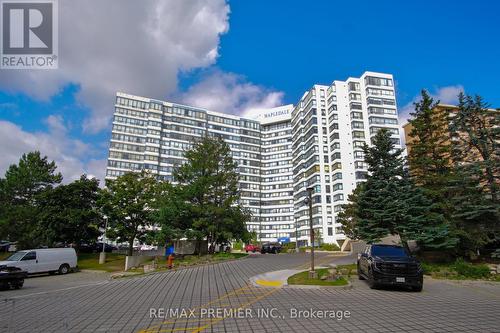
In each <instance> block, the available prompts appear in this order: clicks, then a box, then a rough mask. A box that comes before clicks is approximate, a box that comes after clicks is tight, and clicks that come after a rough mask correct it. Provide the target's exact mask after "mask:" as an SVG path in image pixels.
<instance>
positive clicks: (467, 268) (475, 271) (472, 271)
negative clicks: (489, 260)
mask: <svg viewBox="0 0 500 333" xmlns="http://www.w3.org/2000/svg"><path fill="white" fill-rule="evenodd" d="M453 270H455V272H457V274H458V275H461V276H463V277H467V278H475V279H480V278H485V277H488V276H489V275H490V269H489V267H488V266H486V265H472V264H470V263H467V262H465V261H464V260H463V259H457V260H456V261H455V263H454V264H453Z"/></svg>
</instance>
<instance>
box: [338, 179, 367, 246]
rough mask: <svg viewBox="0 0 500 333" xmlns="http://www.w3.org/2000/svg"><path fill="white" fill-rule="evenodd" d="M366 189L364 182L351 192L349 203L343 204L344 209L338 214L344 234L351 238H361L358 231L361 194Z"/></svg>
mask: <svg viewBox="0 0 500 333" xmlns="http://www.w3.org/2000/svg"><path fill="white" fill-rule="evenodd" d="M363 190H364V183H361V184H359V185H358V186H357V187H356V189H354V191H353V192H352V193H351V194H349V196H348V198H347V201H348V203H347V204H345V205H342V211H340V212H339V213H338V215H337V218H336V220H337V222H338V223H340V224H342V230H343V231H344V234H345V235H346V236H347V237H349V238H350V239H353V240H357V239H359V238H360V236H359V232H358V224H359V216H360V214H359V206H358V201H359V196H360V194H361V193H362V192H363Z"/></svg>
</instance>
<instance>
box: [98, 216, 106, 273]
mask: <svg viewBox="0 0 500 333" xmlns="http://www.w3.org/2000/svg"><path fill="white" fill-rule="evenodd" d="M103 218H104V221H105V224H104V234H103V235H102V252H101V253H99V264H100V265H102V264H104V263H106V230H108V217H107V216H106V215H104V216H103Z"/></svg>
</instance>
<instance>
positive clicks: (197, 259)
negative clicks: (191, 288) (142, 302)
mask: <svg viewBox="0 0 500 333" xmlns="http://www.w3.org/2000/svg"><path fill="white" fill-rule="evenodd" d="M246 256H247V254H246V253H216V254H213V255H204V256H197V255H194V256H184V258H182V259H181V258H180V257H178V258H176V259H175V260H174V267H187V266H194V265H200V264H206V263H214V262H219V261H224V260H230V259H238V258H241V257H246ZM152 262H153V260H151V261H149V262H145V263H144V264H143V265H147V264H151V263H152ZM166 263H167V258H166V257H158V266H159V267H158V269H159V270H165V269H167V268H166ZM78 267H79V268H80V269H90V270H100V271H106V272H121V271H123V269H124V268H125V255H123V254H117V253H106V263H105V264H102V265H99V253H82V254H80V255H78ZM140 271H142V268H139V269H132V270H131V272H140Z"/></svg>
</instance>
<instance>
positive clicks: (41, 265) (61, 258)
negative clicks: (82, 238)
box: [0, 248, 77, 274]
mask: <svg viewBox="0 0 500 333" xmlns="http://www.w3.org/2000/svg"><path fill="white" fill-rule="evenodd" d="M2 265H6V266H11V267H18V268H21V269H22V270H24V271H26V272H28V274H33V273H44V272H48V273H54V272H59V273H60V274H66V273H69V272H70V271H71V270H72V269H74V268H75V267H76V265H77V258H76V252H75V249H73V248H57V249H33V250H23V251H18V252H16V253H14V254H13V255H11V256H10V257H8V258H7V259H6V260H5V261H0V266H2Z"/></svg>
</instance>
